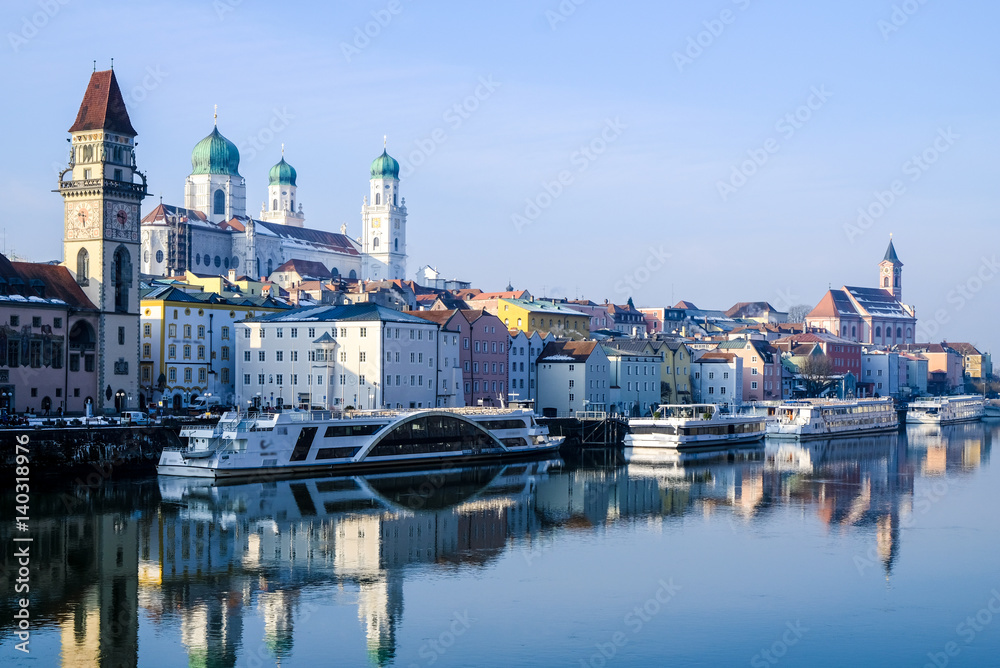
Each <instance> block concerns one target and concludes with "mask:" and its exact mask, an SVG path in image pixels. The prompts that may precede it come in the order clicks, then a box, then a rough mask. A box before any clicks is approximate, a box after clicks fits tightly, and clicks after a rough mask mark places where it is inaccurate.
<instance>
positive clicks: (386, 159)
mask: <svg viewBox="0 0 1000 668" xmlns="http://www.w3.org/2000/svg"><path fill="white" fill-rule="evenodd" d="M370 185H371V192H370V197H371V199H369V198H367V197H366V198H365V201H364V204H363V205H362V207H361V230H362V232H361V234H362V237H361V248H362V253H363V255H362V257H363V260H362V262H363V263H364V264H363V266H362V277H363V278H364V279H365V280H368V281H385V280H393V279H405V278H406V200H405V199H403V198H402V197H401V196H400V194H399V163H398V162H396V160H395V159H393V158H392V156H390V155H389V154H388V153H386V152H385V150H383V151H382V155H380V156H379V157H377V158H375V161H374V162H372V168H371V183H370Z"/></svg>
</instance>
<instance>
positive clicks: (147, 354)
mask: <svg viewBox="0 0 1000 668" xmlns="http://www.w3.org/2000/svg"><path fill="white" fill-rule="evenodd" d="M191 350H192V349H191V346H190V345H189V344H185V345H184V346H183V348H182V349H181V352H182V354H183V358H182V359H186V360H189V359H191ZM152 353H153V348H152V345H151V344H148V343H144V344H142V357H143V359H150V358H151V357H152ZM197 354H198V355H197V357H196V359H199V360H204V359H205V346H198V349H197ZM219 355H220V357H221V358H222V361H224V362H228V361H229V346H222V348H220V349H219ZM167 359H171V360H174V359H177V345H176V344H174V343H171V344H170V345H169V346H167ZM247 361H249V360H247Z"/></svg>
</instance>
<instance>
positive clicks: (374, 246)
mask: <svg viewBox="0 0 1000 668" xmlns="http://www.w3.org/2000/svg"><path fill="white" fill-rule="evenodd" d="M372 248H378V237H375V241H373V242H372Z"/></svg>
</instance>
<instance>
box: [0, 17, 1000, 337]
mask: <svg viewBox="0 0 1000 668" xmlns="http://www.w3.org/2000/svg"><path fill="white" fill-rule="evenodd" d="M64 2H65V4H62V3H61V2H60V0H43V1H42V2H38V0H35V1H34V2H30V1H23V0H10V1H8V2H5V3H4V4H3V8H2V9H0V25H2V27H3V32H4V39H3V44H2V45H0V52H2V53H3V56H2V58H3V65H4V68H3V70H4V72H5V82H6V93H7V104H5V105H3V111H2V112H0V113H2V115H3V119H4V121H5V126H6V127H7V128H8V136H7V138H6V141H5V148H6V151H7V154H8V159H7V160H4V161H3V162H2V166H0V170H2V175H0V192H2V194H3V197H4V200H5V201H6V202H7V204H8V207H7V216H6V218H5V221H4V223H3V229H4V230H5V232H6V240H5V244H4V246H5V248H6V249H7V250H8V251H9V250H11V249H14V250H15V251H16V253H17V254H18V255H20V256H23V257H26V258H29V259H33V260H48V259H54V258H61V254H62V248H61V232H62V228H61V225H62V202H61V200H60V198H59V197H58V196H57V195H56V194H54V193H52V192H50V191H51V190H52V188H53V186H54V183H55V179H56V172H57V169H56V166H57V165H60V164H62V163H64V162H65V159H66V144H65V143H64V141H65V137H67V134H66V129H67V128H68V127H69V126H70V124H71V123H72V121H73V118H74V117H75V114H76V110H77V107H78V106H79V103H80V99H81V97H82V95H83V91H84V88H85V86H86V83H87V79H88V77H89V75H90V72H91V69H92V61H93V60H95V59H96V60H97V61H98V66H99V67H101V68H106V67H107V66H108V64H109V62H110V59H111V58H112V57H113V58H115V71H116V73H117V76H118V79H119V82H120V84H121V85H122V88H123V89H124V90H125V91H126V98H127V102H128V105H129V111H130V114H131V116H132V121H133V124H134V125H135V127H136V129H137V130H138V132H139V137H138V141H139V148H138V151H137V154H138V161H139V166H140V169H143V170H145V171H146V173H147V175H148V178H149V185H150V192H151V196H150V198H149V199H148V200H147V202H146V205H145V206H144V211H148V210H149V209H150V208H152V207H153V206H155V204H156V203H157V202H158V201H159V197H160V195H161V194H162V196H163V199H164V201H165V202H168V203H178V204H181V203H182V202H183V186H184V178H185V176H186V175H187V174H188V173H189V172H190V151H191V148H192V147H193V146H194V144H195V143H197V141H198V140H200V139H201V138H202V137H204V136H205V135H206V134H208V133H209V132H210V131H211V127H212V126H211V123H212V108H213V105H215V104H218V105H219V129H220V131H221V132H222V133H223V134H225V135H226V136H227V137H229V138H230V139H231V140H232V141H234V142H235V143H237V145H239V146H240V148H241V152H242V155H243V161H242V163H241V168H240V171H241V173H242V174H243V176H245V177H246V179H247V186H248V197H247V201H248V209H249V210H250V212H252V213H256V212H257V211H258V210H259V207H260V203H261V202H262V201H263V200H264V198H265V196H266V185H267V182H266V177H267V170H268V169H269V168H270V166H271V165H272V164H274V163H275V162H276V161H277V160H278V158H279V156H280V146H281V144H282V143H284V144H285V146H286V158H287V160H288V161H289V162H290V163H291V164H292V165H294V166H295V167H296V169H297V170H298V174H299V179H298V185H299V192H298V194H299V200H300V201H301V203H302V204H303V206H304V209H305V213H306V217H307V225H310V226H313V227H318V228H322V229H329V230H339V228H340V225H341V224H342V223H347V225H348V232H349V233H350V234H352V235H353V236H357V234H358V233H359V231H360V222H359V221H360V213H359V211H360V206H361V200H362V197H363V196H364V195H365V194H366V193H367V179H368V166H369V164H370V162H371V160H372V159H373V158H374V157H375V156H376V155H378V154H379V152H380V151H381V143H382V137H383V135H388V147H389V152H390V153H391V154H392V155H393V156H395V157H396V158H397V159H399V160H400V161H401V162H402V163H404V176H405V178H404V179H403V180H402V184H401V188H402V189H403V194H404V196H405V197H406V199H407V206H408V209H409V233H408V242H409V252H410V259H409V270H410V272H411V273H412V272H413V271H415V270H416V269H417V268H418V267H419V266H422V265H424V264H430V265H433V266H436V267H437V268H438V269H440V270H441V271H442V272H443V273H444V274H446V275H448V276H454V277H458V278H462V279H464V280H471V281H473V283H474V284H475V285H477V286H479V287H481V288H483V289H485V290H490V289H499V288H501V287H502V286H504V285H505V284H506V283H507V281H508V280H511V281H512V282H513V283H514V285H515V286H518V287H526V288H528V289H529V290H531V291H532V292H533V293H535V294H549V295H554V296H570V297H576V296H585V297H589V298H590V299H593V300H595V301H603V300H604V299H611V300H613V301H624V300H625V299H626V298H627V297H628V296H630V295H631V296H633V297H634V299H635V301H636V303H637V304H640V305H650V306H654V305H670V304H672V303H674V302H676V301H677V300H680V299H687V300H690V301H693V302H694V303H696V304H697V305H699V306H701V307H703V308H727V307H729V306H730V305H732V304H733V303H734V302H736V301H748V300H768V301H770V302H772V303H773V304H775V306H778V307H779V308H781V307H787V306H789V305H790V304H795V303H807V304H810V305H812V304H815V303H816V302H817V301H819V299H820V298H821V296H822V294H823V292H824V291H825V290H826V289H827V288H828V286H830V285H833V286H835V287H836V286H839V285H844V284H848V285H873V284H874V282H875V280H876V264H877V263H878V261H879V260H880V259H881V257H882V254H883V253H884V251H885V246H886V243H887V241H888V236H889V233H890V232H892V233H894V235H895V240H896V247H897V250H898V252H899V255H900V257H901V259H902V260H903V262H904V263H905V265H906V266H905V269H904V299H905V301H907V302H909V303H913V304H915V305H916V307H917V309H918V315H919V316H920V318H921V319H922V320H923V321H925V322H930V323H933V326H932V327H930V328H928V329H930V330H932V332H931V331H929V332H927V333H928V334H930V333H934V334H936V338H939V339H940V338H947V339H950V340H959V339H964V340H970V341H972V342H974V343H978V344H980V345H983V346H985V347H987V348H991V347H992V344H993V342H994V340H1000V339H998V338H997V335H996V334H994V330H995V322H996V318H995V316H994V313H993V308H994V306H995V304H996V302H997V295H998V292H1000V276H996V277H995V278H994V277H993V273H995V272H1000V269H994V268H993V267H994V264H993V258H994V255H995V254H996V255H998V256H1000V252H998V251H1000V248H998V246H1000V243H998V242H1000V234H998V232H997V220H996V219H997V211H998V206H997V203H998V202H997V200H998V197H997V194H996V193H997V189H996V187H995V186H994V183H993V182H994V181H995V179H996V176H997V168H996V159H995V152H996V147H997V146H998V144H1000V142H998V139H1000V137H998V132H997V114H996V109H997V107H998V106H1000V105H998V99H997V98H998V92H997V91H998V90H1000V86H998V78H1000V77H998V72H1000V68H998V64H1000V63H998V60H1000V59H998V55H1000V44H998V42H997V40H996V39H995V35H994V34H993V33H994V32H995V30H994V26H996V25H997V24H998V22H1000V21H998V19H1000V7H998V6H997V5H996V4H995V3H987V2H985V1H973V0H968V1H965V2H961V1H959V2H951V3H945V2H942V1H941V0H924V2H920V0H907V1H906V2H898V1H897V2H892V1H888V0H887V1H883V0H865V1H861V0H845V1H843V2H837V3H832V2H827V3H801V2H791V1H790V0H785V1H778V0H771V1H769V2H763V1H762V0H714V1H712V2H699V3H691V2H680V1H665V2H655V3H654V2H618V3H611V2H607V1H605V0H582V1H581V0H577V2H579V4H576V2H574V1H573V0H565V1H564V2H562V3H561V4H560V2H559V1H558V0H552V1H550V2H544V1H543V2H526V1H525V2H522V1H518V0H512V1H509V2H505V3H488V4H487V3H483V4H482V5H479V4H472V3H457V2H436V3H430V2H421V1H420V0H398V2H393V1H391V0H385V1H378V2H351V3H325V2H324V3H320V2H298V3H296V2H288V3H280V4H279V3H274V2H269V3H264V2H256V1H255V0H242V2H241V1H239V0H217V1H214V2H213V1H212V0H199V1H186V0H174V1H172V2H156V1H153V2H143V3H136V2H115V1H110V2H101V3H84V2H81V1H80V0H64ZM95 5H97V6H95ZM373 12H374V14H373ZM378 19H381V21H382V24H383V25H379V24H378V23H376V21H377V20H378ZM36 26H41V27H38V28H37V29H35V28H36ZM366 29H367V31H368V33H369V34H370V35H372V36H365V37H366V38H367V41H366V39H365V38H359V37H358V35H359V34H361V35H363V34H364V32H365V30H366ZM699 43H700V44H699ZM692 45H694V46H692ZM483 81H485V82H489V85H484V84H483V83H482V82H483ZM477 93H478V97H477ZM456 104H458V105H460V107H459V108H460V111H456V110H455V109H454V107H455V105H456ZM461 105H464V107H463V106H461ZM810 105H811V108H810ZM789 114H791V115H792V116H791V120H788V119H787V116H788V115H789ZM796 114H798V118H797V119H796V117H795V115H796ZM273 128H278V130H277V131H272V129H273ZM587 147H589V149H588V150H589V152H587V151H584V150H581V149H584V148H587ZM921 155H924V157H923V158H921V157H920V156H921ZM914 156H917V158H918V161H919V162H918V161H914V160H913V158H914ZM755 158H756V161H754V160H755ZM747 161H750V162H747ZM407 165H410V166H412V169H410V168H408V167H407ZM734 170H737V171H736V173H735V174H734ZM740 171H742V173H740ZM747 174H749V176H747ZM560 179H562V181H563V182H562V183H560ZM894 182H896V183H895V186H896V191H897V194H895V195H893V196H892V201H891V203H889V204H888V205H887V206H883V204H884V203H886V202H890V198H889V195H887V194H884V193H886V192H888V193H891V192H892V190H893V185H894ZM879 193H882V194H881V195H880V194H879ZM553 194H554V196H553ZM880 199H881V200H882V203H883V204H880V203H879V200H880ZM880 207H881V210H880ZM859 208H860V209H868V210H870V211H871V212H873V213H876V214H879V215H877V216H873V217H872V218H871V219H870V222H868V221H865V220H863V221H862V223H863V224H860V225H859V224H858V218H859V213H858V210H859ZM26 223H27V224H26ZM666 255H669V258H667V259H665V260H664V259H663V258H664V256H666ZM998 259H1000V258H998ZM925 331H926V330H925Z"/></svg>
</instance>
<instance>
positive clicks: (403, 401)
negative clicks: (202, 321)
mask: <svg viewBox="0 0 1000 668" xmlns="http://www.w3.org/2000/svg"><path fill="white" fill-rule="evenodd" d="M239 328H240V330H241V333H240V335H239V336H238V338H237V341H238V344H239V345H238V348H239V351H238V356H237V374H238V378H237V386H236V387H237V389H236V398H237V401H238V402H239V405H241V406H251V405H257V406H279V405H293V406H298V407H303V406H304V407H316V408H344V407H347V406H354V407H355V408H366V409H373V408H382V407H385V408H389V407H392V408H426V407H429V406H434V405H436V403H437V401H436V397H437V394H436V391H435V379H436V377H437V375H438V366H437V362H436V357H437V353H438V331H439V327H438V325H437V324H436V323H433V322H429V321H427V320H424V319H422V318H417V317H416V316H412V315H410V314H408V313H402V312H400V311H395V310H393V309H389V308H386V307H384V306H378V305H377V304H372V303H363V304H350V305H346V306H312V307H306V308H300V309H295V310H292V311H288V312H285V313H275V314H273V315H270V316H265V317H261V318H256V319H255V320H253V321H249V322H246V323H243V324H241V325H240V327H239Z"/></svg>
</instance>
